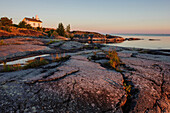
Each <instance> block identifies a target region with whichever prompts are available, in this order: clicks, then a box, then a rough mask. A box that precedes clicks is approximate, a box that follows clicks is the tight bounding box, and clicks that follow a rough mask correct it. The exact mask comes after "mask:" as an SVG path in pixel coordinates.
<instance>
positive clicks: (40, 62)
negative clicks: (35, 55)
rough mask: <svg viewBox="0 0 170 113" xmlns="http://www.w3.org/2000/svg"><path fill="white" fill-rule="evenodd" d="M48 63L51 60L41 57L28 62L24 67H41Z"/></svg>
mask: <svg viewBox="0 0 170 113" xmlns="http://www.w3.org/2000/svg"><path fill="white" fill-rule="evenodd" d="M46 64H49V62H48V61H47V60H45V59H43V58H40V59H39V60H38V59H35V60H32V61H30V62H28V64H26V65H25V66H24V67H23V69H29V68H35V67H39V66H42V65H46Z"/></svg>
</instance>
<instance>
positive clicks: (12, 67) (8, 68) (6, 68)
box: [1, 62, 22, 72]
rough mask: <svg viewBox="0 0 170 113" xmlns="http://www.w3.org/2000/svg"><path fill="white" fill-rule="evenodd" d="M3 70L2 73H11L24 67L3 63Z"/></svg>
mask: <svg viewBox="0 0 170 113" xmlns="http://www.w3.org/2000/svg"><path fill="white" fill-rule="evenodd" d="M3 64H4V65H3V69H2V70H1V72H11V71H18V70H21V69H22V66H21V65H20V64H16V65H6V63H5V62H4V63H3Z"/></svg>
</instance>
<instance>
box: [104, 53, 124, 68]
mask: <svg viewBox="0 0 170 113" xmlns="http://www.w3.org/2000/svg"><path fill="white" fill-rule="evenodd" d="M106 57H107V58H109V59H110V60H109V64H110V66H111V67H113V68H114V69H115V70H117V71H119V66H120V64H121V61H120V58H119V56H118V54H117V52H116V50H111V51H108V55H107V56H106Z"/></svg>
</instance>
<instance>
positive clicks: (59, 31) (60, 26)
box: [56, 23, 65, 36]
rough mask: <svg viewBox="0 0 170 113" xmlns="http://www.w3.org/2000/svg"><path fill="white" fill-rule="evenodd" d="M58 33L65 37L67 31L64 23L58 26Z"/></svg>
mask: <svg viewBox="0 0 170 113" xmlns="http://www.w3.org/2000/svg"><path fill="white" fill-rule="evenodd" d="M56 31H57V33H58V35H60V36H65V29H64V26H63V24H62V23H59V24H58V28H57V30H56Z"/></svg>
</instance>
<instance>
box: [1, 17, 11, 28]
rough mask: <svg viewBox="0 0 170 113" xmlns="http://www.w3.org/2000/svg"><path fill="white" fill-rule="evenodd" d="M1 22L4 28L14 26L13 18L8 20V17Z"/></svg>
mask: <svg viewBox="0 0 170 113" xmlns="http://www.w3.org/2000/svg"><path fill="white" fill-rule="evenodd" d="M0 22H1V24H2V25H3V26H11V25H12V18H11V19H8V18H7V17H2V18H1V19H0Z"/></svg>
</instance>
